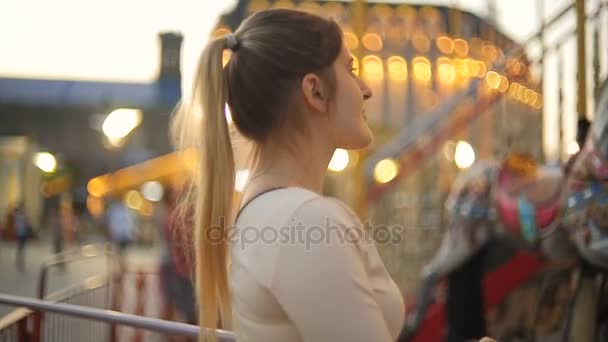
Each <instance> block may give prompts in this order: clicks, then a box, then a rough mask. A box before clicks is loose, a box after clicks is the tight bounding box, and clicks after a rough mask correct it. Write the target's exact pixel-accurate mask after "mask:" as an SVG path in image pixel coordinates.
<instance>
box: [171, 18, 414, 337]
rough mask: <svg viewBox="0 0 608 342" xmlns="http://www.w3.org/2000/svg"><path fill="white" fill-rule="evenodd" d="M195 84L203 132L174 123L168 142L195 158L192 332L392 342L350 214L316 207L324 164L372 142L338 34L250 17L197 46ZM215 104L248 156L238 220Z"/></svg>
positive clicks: (389, 307) (392, 292)
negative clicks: (195, 322) (246, 145)
mask: <svg viewBox="0 0 608 342" xmlns="http://www.w3.org/2000/svg"><path fill="white" fill-rule="evenodd" d="M225 49H230V50H232V57H231V59H230V61H229V62H228V64H227V65H226V66H225V68H223V69H222V54H223V52H224V50H225ZM196 76H197V78H196V80H195V85H194V97H193V103H192V106H191V109H192V110H194V109H196V108H197V106H200V108H202V111H203V113H204V115H203V123H202V125H201V124H197V123H196V122H195V121H194V120H196V119H195V117H196V115H193V114H192V110H181V111H180V113H178V116H177V117H176V120H175V122H174V129H177V130H178V131H177V133H178V134H179V137H180V142H181V144H182V145H186V146H188V144H189V143H191V142H192V141H195V143H196V146H197V147H199V151H201V157H202V158H201V160H200V162H201V164H199V165H201V167H200V169H198V170H197V171H198V175H197V177H196V179H195V180H194V181H193V183H194V185H195V187H194V190H193V191H192V192H191V194H192V196H190V198H196V206H195V207H196V211H195V222H196V224H195V226H196V234H195V235H196V236H195V252H196V282H197V283H196V287H197V294H198V305H199V308H200V315H199V318H200V324H201V326H205V327H210V328H215V327H216V326H217V325H216V322H219V321H221V323H222V327H225V328H230V329H234V330H235V331H236V334H237V336H238V341H394V340H395V339H396V338H397V337H398V335H399V332H400V330H401V328H402V324H403V321H404V305H403V299H402V297H401V295H400V291H399V289H398V288H397V286H396V285H395V283H394V282H393V281H392V279H391V278H390V277H389V275H388V273H387V272H386V269H385V268H384V265H383V263H382V260H381V259H380V257H379V255H378V252H377V250H376V248H375V247H374V245H373V244H372V243H371V241H370V239H369V238H368V237H367V236H366V235H364V233H363V230H362V224H361V222H360V221H359V219H358V218H357V217H356V215H355V214H354V213H353V211H352V210H351V209H349V208H348V207H347V206H346V205H345V204H344V203H342V202H340V201H337V200H335V199H332V198H327V197H323V196H322V195H321V192H322V184H323V178H324V174H325V170H326V169H327V165H328V163H329V161H330V159H331V157H332V155H333V153H334V150H335V149H336V148H345V149H359V148H364V147H366V146H368V145H369V144H370V142H371V141H372V133H371V132H370V129H369V127H368V125H367V122H366V116H365V109H364V102H365V101H366V100H368V99H369V98H370V97H371V96H372V93H371V91H370V89H369V88H368V87H367V85H366V84H365V83H364V82H363V81H362V80H361V79H359V78H358V77H357V75H356V73H355V72H354V69H353V60H352V58H351V55H350V52H349V51H348V49H347V48H346V47H345V45H344V44H343V41H342V31H341V30H340V28H339V27H338V25H337V24H336V23H335V22H333V21H332V20H329V19H324V18H321V17H318V16H314V15H311V14H307V13H304V12H298V11H293V10H270V11H264V12H259V13H257V14H255V15H253V16H252V17H250V18H249V19H247V20H246V21H244V22H243V24H242V25H241V26H240V27H239V29H238V30H237V31H236V33H235V34H231V35H228V36H226V37H222V38H218V39H215V40H213V41H211V42H210V43H209V44H208V45H207V47H206V48H205V50H204V52H203V54H202V56H201V59H200V64H199V70H198V73H197V75H196ZM226 102H227V104H228V106H229V108H230V110H231V113H232V119H233V122H234V125H235V126H236V128H237V129H238V131H239V133H240V134H241V135H242V136H244V137H245V138H247V139H248V140H250V141H251V142H252V143H253V145H254V148H255V156H256V158H254V161H253V163H252V168H251V176H250V178H249V183H248V185H247V187H246V189H245V190H244V191H243V198H242V201H241V206H240V207H239V208H234V209H238V210H235V211H237V212H238V215H234V212H233V207H232V201H233V198H232V194H233V189H234V176H235V172H234V171H235V170H234V160H233V151H232V146H231V140H230V136H229V127H228V122H227V120H226V118H225V112H224V107H225V104H226ZM194 127H201V131H200V132H192V131H191V129H192V128H194ZM174 133H176V132H175V131H174ZM190 146H191V145H190ZM235 216H238V217H235ZM233 222H234V226H232V223H233ZM313 233H314V234H313ZM232 318H234V324H232V323H231V319H232Z"/></svg>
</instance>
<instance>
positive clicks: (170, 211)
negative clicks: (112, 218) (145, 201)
mask: <svg viewBox="0 0 608 342" xmlns="http://www.w3.org/2000/svg"><path fill="white" fill-rule="evenodd" d="M164 202H165V205H166V207H167V208H166V209H167V215H166V219H165V224H164V225H163V234H162V235H163V237H164V239H163V241H164V248H163V253H162V256H161V258H162V259H161V272H160V274H161V286H162V289H163V292H164V295H165V300H166V302H167V304H169V305H170V306H172V307H174V308H175V309H176V310H177V313H178V321H185V322H186V323H189V324H196V321H197V315H196V305H195V303H196V300H195V295H194V286H193V282H192V279H193V277H192V272H193V267H192V261H193V256H191V255H190V254H189V253H190V252H191V251H192V236H191V235H192V234H188V235H186V232H182V231H180V228H183V229H188V228H189V229H188V230H191V225H188V227H185V226H180V225H179V224H178V221H177V220H178V217H177V212H176V211H175V204H176V203H175V198H174V195H173V191H172V190H168V191H167V193H166V194H165V201H164Z"/></svg>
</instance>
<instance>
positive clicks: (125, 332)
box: [0, 244, 229, 342]
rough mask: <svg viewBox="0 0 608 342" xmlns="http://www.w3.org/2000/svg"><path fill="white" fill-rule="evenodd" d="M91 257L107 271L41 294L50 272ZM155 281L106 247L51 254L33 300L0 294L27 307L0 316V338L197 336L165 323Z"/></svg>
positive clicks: (154, 275) (166, 313)
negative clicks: (36, 298) (82, 312)
mask: <svg viewBox="0 0 608 342" xmlns="http://www.w3.org/2000/svg"><path fill="white" fill-rule="evenodd" d="M91 258H105V259H106V263H107V265H108V267H107V271H106V272H101V274H98V275H96V276H93V277H90V278H88V279H86V280H84V281H83V282H81V283H78V284H76V285H73V286H70V287H68V288H66V289H64V290H62V291H59V292H56V293H53V294H50V295H47V291H48V283H49V275H50V274H52V273H51V272H50V270H52V269H53V268H55V267H61V266H67V265H68V264H70V263H74V262H80V261H83V260H87V259H91ZM160 284H161V282H160V274H159V272H158V271H157V270H156V269H154V268H150V267H141V266H139V267H133V266H131V265H128V266H127V265H125V262H124V261H122V262H119V260H118V259H117V257H116V255H115V254H114V253H113V251H112V249H111V248H110V247H109V245H105V244H103V245H88V246H84V247H82V248H79V249H73V250H70V251H66V252H64V253H61V254H57V255H53V256H52V257H51V258H49V259H47V260H45V261H44V262H43V263H42V266H41V268H40V273H39V279H38V292H37V293H38V297H39V298H38V302H36V301H34V302H32V301H30V300H28V299H26V298H19V297H14V296H8V297H6V295H2V296H5V297H0V304H6V305H14V306H25V307H28V308H30V309H25V308H18V309H15V310H14V311H13V312H11V313H10V314H9V315H7V316H5V317H4V318H2V319H0V342H4V341H7V342H8V341H11V342H12V341H33V342H39V341H72V340H75V341H89V342H94V341H166V340H173V339H174V338H173V337H175V336H179V337H181V338H182V339H183V338H185V339H192V338H193V337H196V336H198V330H192V328H193V327H194V328H196V327H195V326H190V325H186V324H180V323H175V322H171V321H169V319H171V318H172V317H171V312H172V310H170V308H168V306H167V304H166V303H165V302H164V300H163V295H162V289H161V285H160ZM32 303H33V304H32ZM39 304H40V305H39ZM41 305H42V306H41ZM65 305H67V306H65ZM66 308H67V309H66ZM66 310H67V311H66ZM78 310H85V314H84V316H79V315H78V314H76V313H77V312H80V311H78ZM87 310H88V311H87ZM90 310H93V311H90ZM91 312H92V314H91ZM87 315H88V316H87ZM144 316H146V317H144ZM138 318H141V319H142V320H139V319H138ZM161 318H162V319H161ZM133 320H135V323H132V322H133ZM130 322H131V323H130ZM142 324H143V325H142ZM150 324H151V325H150ZM173 324H177V325H175V326H174V325H173ZM180 327H181V328H180ZM184 327H185V328H184ZM184 329H185V330H184ZM196 329H198V328H196ZM194 332H196V333H194ZM227 336H229V335H227Z"/></svg>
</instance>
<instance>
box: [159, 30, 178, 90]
mask: <svg viewBox="0 0 608 342" xmlns="http://www.w3.org/2000/svg"><path fill="white" fill-rule="evenodd" d="M159 38H160V44H161V52H160V53H161V55H160V73H159V75H158V80H159V81H160V82H163V81H165V82H166V81H170V82H171V81H173V82H175V81H178V83H179V82H181V72H180V58H181V46H182V40H183V38H182V35H181V34H179V33H174V32H165V33H161V34H160V35H159Z"/></svg>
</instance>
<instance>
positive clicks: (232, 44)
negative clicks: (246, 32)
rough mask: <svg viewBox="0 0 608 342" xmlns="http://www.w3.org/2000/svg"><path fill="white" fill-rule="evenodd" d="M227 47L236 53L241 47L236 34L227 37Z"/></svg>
mask: <svg viewBox="0 0 608 342" xmlns="http://www.w3.org/2000/svg"><path fill="white" fill-rule="evenodd" d="M226 47H227V48H229V49H230V50H232V51H236V49H237V48H238V47H239V40H238V38H237V37H236V36H235V35H234V33H229V34H227V35H226Z"/></svg>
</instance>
